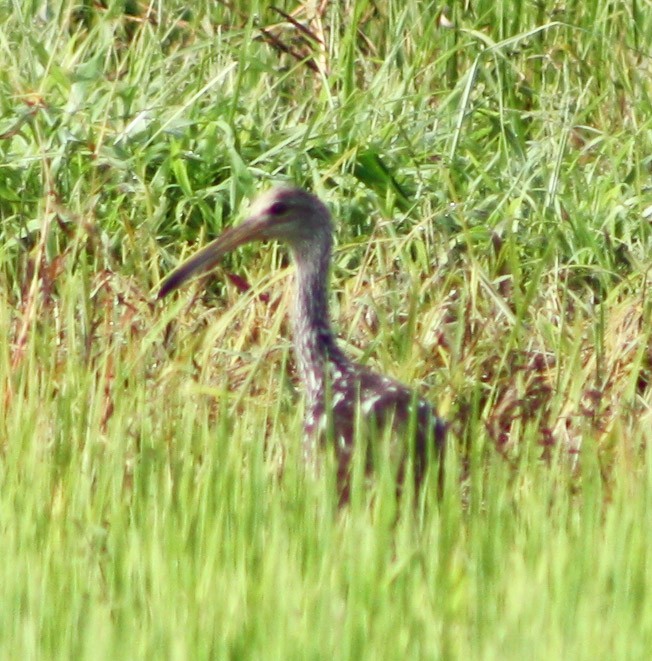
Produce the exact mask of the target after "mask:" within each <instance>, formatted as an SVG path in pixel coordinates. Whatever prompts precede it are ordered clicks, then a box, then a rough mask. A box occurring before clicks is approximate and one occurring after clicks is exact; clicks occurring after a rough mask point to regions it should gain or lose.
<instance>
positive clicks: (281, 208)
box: [269, 202, 288, 216]
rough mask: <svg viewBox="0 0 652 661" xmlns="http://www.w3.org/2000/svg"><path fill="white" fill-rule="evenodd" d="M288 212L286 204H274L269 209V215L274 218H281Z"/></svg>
mask: <svg viewBox="0 0 652 661" xmlns="http://www.w3.org/2000/svg"><path fill="white" fill-rule="evenodd" d="M287 210H288V205H287V204H286V203H285V202H274V204H272V205H271V206H270V208H269V213H270V214H271V215H272V216H281V215H282V214H284V213H285V212H286V211H287Z"/></svg>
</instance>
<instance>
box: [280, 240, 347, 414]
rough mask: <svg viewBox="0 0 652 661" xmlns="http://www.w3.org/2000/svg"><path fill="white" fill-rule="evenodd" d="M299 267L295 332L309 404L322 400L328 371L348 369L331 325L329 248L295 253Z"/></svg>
mask: <svg viewBox="0 0 652 661" xmlns="http://www.w3.org/2000/svg"><path fill="white" fill-rule="evenodd" d="M295 261H296V265H297V270H296V282H295V294H294V306H293V310H292V327H293V328H292V329H293V334H294V347H295V353H296V360H297V367H298V370H299V375H300V377H301V380H302V381H303V383H304V385H305V388H306V391H307V393H306V394H307V396H308V401H313V402H316V401H319V400H320V397H321V395H322V393H323V392H324V389H325V379H326V375H327V374H329V370H333V369H335V370H337V369H339V370H340V371H341V370H346V369H347V366H348V365H349V361H348V359H347V358H346V356H345V355H344V354H343V353H342V351H340V349H339V348H338V346H337V343H336V341H335V336H334V334H333V329H332V327H331V324H330V314H329V310H330V308H329V304H328V294H329V291H328V278H329V271H330V246H328V247H327V249H326V248H325V249H323V250H322V251H321V252H319V253H317V254H312V255H309V256H306V255H305V254H302V255H301V256H299V255H297V254H295Z"/></svg>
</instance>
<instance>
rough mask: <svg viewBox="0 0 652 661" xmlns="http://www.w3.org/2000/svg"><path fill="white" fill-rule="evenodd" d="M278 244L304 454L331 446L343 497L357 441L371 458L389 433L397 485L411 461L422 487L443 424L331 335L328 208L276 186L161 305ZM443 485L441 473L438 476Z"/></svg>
mask: <svg viewBox="0 0 652 661" xmlns="http://www.w3.org/2000/svg"><path fill="white" fill-rule="evenodd" d="M268 239H277V240H279V241H283V242H285V243H287V244H288V246H289V248H290V252H291V254H292V257H293V258H294V262H295V264H296V282H295V287H294V304H293V306H292V328H293V335H294V352H295V356H296V361H297V367H298V371H299V376H300V378H301V382H302V383H303V386H304V389H305V394H306V414H305V422H304V427H305V446H304V447H305V454H306V458H307V460H308V461H310V462H315V461H316V456H317V447H318V446H319V445H322V444H325V443H328V442H332V443H333V445H334V449H335V455H336V457H337V461H338V478H339V483H340V488H341V490H342V493H343V496H344V497H345V498H346V497H347V494H348V488H349V473H350V462H351V459H352V451H353V448H354V442H355V439H356V437H357V435H358V434H359V433H365V434H366V435H367V439H368V447H369V448H370V450H371V451H370V453H369V455H368V462H367V463H368V465H369V467H370V465H371V463H372V461H371V458H372V457H373V455H374V452H373V450H374V445H375V441H376V442H378V443H380V439H381V438H385V433H384V430H385V429H386V428H387V427H388V426H391V431H392V433H393V436H394V440H393V441H392V443H393V444H394V445H396V446H398V451H397V452H396V451H392V452H390V456H395V455H396V454H398V459H397V460H398V461H399V462H400V466H399V479H402V474H403V469H404V466H405V462H404V460H405V459H406V458H407V457H408V456H411V457H412V460H413V467H414V477H415V481H416V483H417V484H419V483H420V482H421V480H422V478H423V476H424V474H425V471H426V469H427V467H428V465H429V464H430V463H431V460H437V461H438V462H439V464H440V466H441V463H442V460H443V457H442V455H443V451H444V446H445V436H446V425H445V424H444V422H443V421H442V420H440V419H439V418H438V417H437V415H436V414H435V411H434V409H433V407H432V406H431V405H430V404H429V403H428V402H427V401H426V400H424V399H422V398H421V397H419V396H418V395H417V394H416V393H415V391H413V390H411V389H410V388H407V387H406V386H404V385H403V384H402V383H399V382H398V381H395V380H394V379H391V378H389V377H386V376H384V375H382V374H379V373H377V372H374V371H373V370H371V369H369V368H367V367H365V366H363V365H358V364H357V363H354V362H352V361H351V360H349V358H347V357H346V355H345V354H344V353H343V352H342V351H341V350H340V349H339V347H338V346H337V343H336V341H335V336H334V334H333V331H332V329H331V325H330V317H329V305H328V277H329V270H330V259H331V252H332V244H333V223H332V220H331V215H330V213H329V211H328V209H327V208H326V206H325V205H324V204H323V203H322V202H321V201H320V200H319V199H318V198H317V197H316V196H314V195H312V194H311V193H308V192H306V191H305V190H302V189H300V188H290V187H279V188H274V189H272V190H271V191H269V192H267V193H265V194H263V195H261V196H260V197H259V198H258V200H257V201H256V202H255V203H254V204H253V206H252V210H251V214H250V216H249V217H248V218H247V219H246V220H245V221H244V222H242V223H241V224H240V225H238V226H236V227H233V228H231V229H228V230H226V231H225V232H224V233H223V234H222V235H221V236H220V237H218V238H217V239H216V240H215V241H213V242H212V243H210V244H208V245H207V246H206V247H204V248H203V249H202V250H200V251H199V252H198V253H196V254H195V255H194V256H192V257H191V258H190V259H188V260H187V261H186V262H185V263H183V264H182V265H181V266H180V267H179V268H177V269H176V270H175V271H174V272H173V273H172V274H171V275H170V276H168V278H166V279H165V281H164V282H163V284H162V285H161V289H160V291H159V298H162V297H163V296H165V295H166V294H168V293H169V292H170V291H172V290H174V289H176V288H177V287H179V286H180V285H181V284H183V283H184V282H185V281H186V280H188V278H190V277H191V276H192V275H193V274H195V273H197V272H204V271H207V270H209V269H210V268H212V267H213V266H214V265H215V264H216V263H217V262H218V261H219V259H220V258H221V257H222V256H223V255H224V254H225V253H227V252H229V251H231V250H233V249H235V248H237V247H238V246H240V245H242V244H243V243H247V242H249V241H255V240H268ZM440 480H441V472H440Z"/></svg>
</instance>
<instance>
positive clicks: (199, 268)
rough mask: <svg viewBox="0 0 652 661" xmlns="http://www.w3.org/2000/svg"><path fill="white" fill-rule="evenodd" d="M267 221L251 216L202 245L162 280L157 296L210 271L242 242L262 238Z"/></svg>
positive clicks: (160, 296) (165, 293)
mask: <svg viewBox="0 0 652 661" xmlns="http://www.w3.org/2000/svg"><path fill="white" fill-rule="evenodd" d="M268 225H269V222H268V221H267V220H266V219H264V218H259V217H256V216H254V217H252V218H249V219H247V220H245V221H244V222H243V223H241V224H240V225H237V226H236V227H232V228H231V229H228V230H226V231H225V232H223V233H222V234H221V235H220V236H218V237H217V239H215V240H214V241H211V242H210V243H209V244H208V245H207V246H204V247H203V248H202V249H201V250H200V251H199V252H197V253H195V254H194V255H192V257H189V258H188V259H187V260H186V261H185V262H184V263H183V264H181V266H179V267H177V268H176V269H175V270H174V271H172V273H170V275H169V276H168V277H167V278H165V280H163V282H162V284H161V288H160V289H159V291H158V298H159V299H160V298H163V297H164V296H167V294H169V293H170V292H171V291H174V290H175V289H177V288H178V287H180V286H181V285H182V284H183V283H184V282H186V281H188V280H189V279H190V278H191V277H192V276H194V275H197V274H200V273H206V272H207V271H210V270H211V269H212V268H214V267H215V265H216V264H217V263H218V262H219V261H220V259H221V258H222V257H223V256H224V255H225V254H226V253H227V252H231V250H234V249H235V248H237V247H238V246H241V245H242V244H243V243H249V242H250V241H256V240H258V239H264V238H266V237H265V230H266V229H267V227H268Z"/></svg>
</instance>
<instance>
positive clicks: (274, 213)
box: [158, 186, 333, 298]
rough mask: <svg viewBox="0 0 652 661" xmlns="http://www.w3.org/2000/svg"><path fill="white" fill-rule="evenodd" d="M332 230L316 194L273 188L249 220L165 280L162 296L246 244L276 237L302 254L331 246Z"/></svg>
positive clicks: (297, 189)
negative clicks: (314, 247)
mask: <svg viewBox="0 0 652 661" xmlns="http://www.w3.org/2000/svg"><path fill="white" fill-rule="evenodd" d="M332 231H333V229H332V223H331V217H330V213H329V212H328V209H327V208H326V206H325V205H324V204H323V203H322V202H321V201H320V200H319V198H317V197H316V196H315V195H313V194H312V193H309V192H307V191H305V190H303V189H301V188H291V187H286V186H282V187H277V188H273V189H272V190H270V191H268V192H266V193H263V194H262V195H261V196H260V197H258V199H256V200H255V202H254V203H253V204H252V206H251V211H250V213H249V216H248V217H247V219H246V220H244V221H243V222H242V223H240V224H239V225H236V226H235V227H232V228H230V229H228V230H226V231H225V232H223V233H222V234H221V235H220V236H219V237H218V238H217V239H215V240H214V241H212V242H211V243H209V244H208V245H207V246H205V247H204V248H202V249H201V250H200V251H199V252H197V253H196V254H194V255H193V256H192V257H190V258H189V259H188V260H186V261H185V262H184V263H183V264H181V266H179V267H178V268H177V269H175V270H174V271H173V272H172V273H171V274H170V275H169V276H168V277H167V278H166V279H165V280H164V281H163V284H162V285H161V288H160V290H159V294H158V297H159V298H162V297H163V296H165V295H166V294H168V293H169V292H171V291H173V290H174V289H177V288H178V287H180V286H181V285H182V284H183V283H184V282H186V281H187V280H188V279H189V278H190V277H192V276H193V275H195V274H197V273H200V272H202V273H203V272H206V271H208V270H210V269H211V268H213V267H214V266H215V265H216V264H217V262H218V261H219V260H220V259H221V258H222V256H223V255H225V254H226V253H227V252H230V251H231V250H234V249H235V248H237V247H238V246H241V245H242V244H244V243H249V242H250V241H265V240H273V239H276V240H279V241H284V242H286V243H287V244H288V245H289V246H290V248H291V249H292V250H293V251H294V252H295V253H296V254H301V253H302V252H306V251H309V250H310V249H311V247H312V246H315V245H317V246H320V245H321V246H326V248H327V249H330V241H331V236H332Z"/></svg>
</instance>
